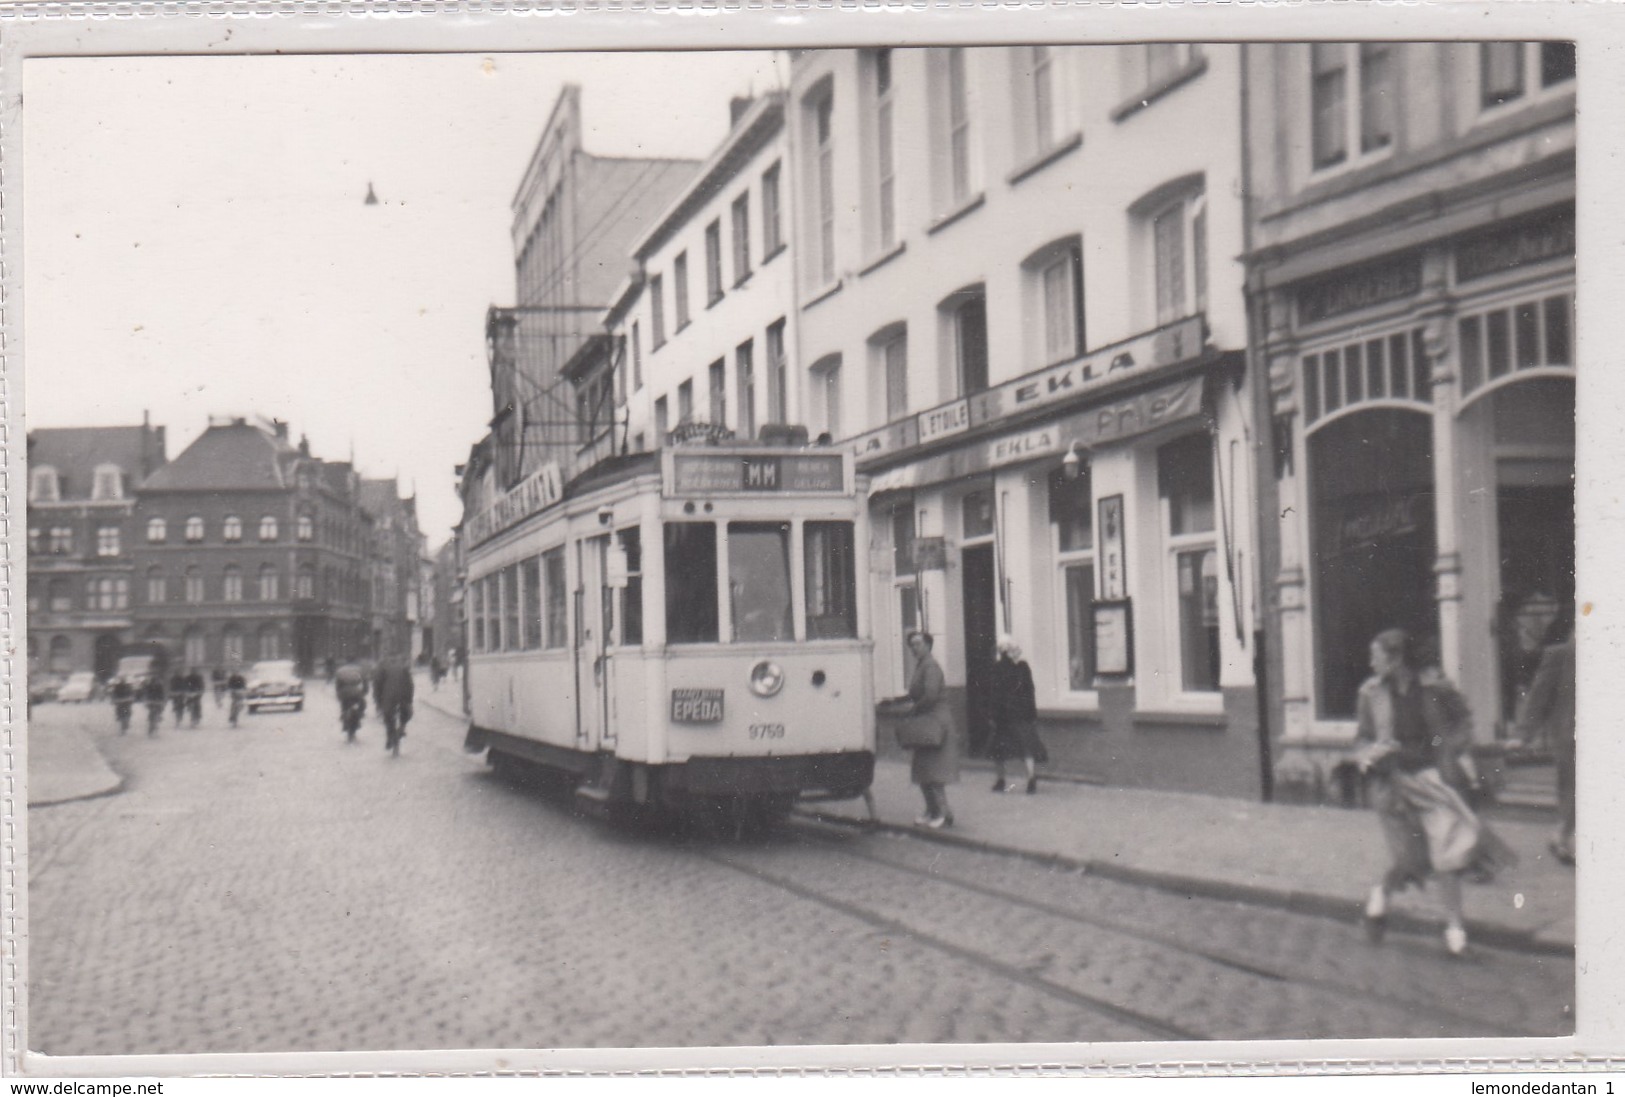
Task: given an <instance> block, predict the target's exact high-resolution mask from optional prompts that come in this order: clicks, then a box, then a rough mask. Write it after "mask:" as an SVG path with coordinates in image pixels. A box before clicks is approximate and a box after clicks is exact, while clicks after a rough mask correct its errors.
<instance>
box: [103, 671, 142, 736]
mask: <svg viewBox="0 0 1625 1097" xmlns="http://www.w3.org/2000/svg"><path fill="white" fill-rule="evenodd" d="M108 697H109V698H110V699H111V700H112V702H113V716H114V718H116V719H117V720H118V733H119V734H120V735H123V734H124V733H125V732H127V731H129V730H130V710H131V709H133V708H134V707H135V687H133V686H131V685H130V683H129V682H128V681H127V680H125V679H123V678H115V679H113V685H112V688H111V689H109V690H108Z"/></svg>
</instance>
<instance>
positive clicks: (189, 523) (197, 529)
mask: <svg viewBox="0 0 1625 1097" xmlns="http://www.w3.org/2000/svg"><path fill="white" fill-rule="evenodd" d="M184 536H185V537H186V540H187V541H189V542H191V543H193V544H196V543H197V542H199V541H201V540H203V518H202V517H201V516H200V515H196V514H194V515H192V516H191V517H190V518H188V519H187V520H186V532H185V534H184Z"/></svg>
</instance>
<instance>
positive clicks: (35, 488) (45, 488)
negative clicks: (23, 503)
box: [28, 465, 62, 503]
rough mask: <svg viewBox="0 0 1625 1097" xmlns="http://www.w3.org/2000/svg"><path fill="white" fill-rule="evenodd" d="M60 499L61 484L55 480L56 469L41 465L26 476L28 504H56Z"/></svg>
mask: <svg viewBox="0 0 1625 1097" xmlns="http://www.w3.org/2000/svg"><path fill="white" fill-rule="evenodd" d="M61 499H62V490H61V483H60V482H59V481H58V479H57V475H56V469H55V468H53V467H51V466H50V465H41V466H40V467H39V468H37V469H35V470H34V471H33V472H31V473H29V476H28V501H29V502H30V503H56V502H60V501H61Z"/></svg>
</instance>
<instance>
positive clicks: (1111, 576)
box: [1100, 495, 1128, 602]
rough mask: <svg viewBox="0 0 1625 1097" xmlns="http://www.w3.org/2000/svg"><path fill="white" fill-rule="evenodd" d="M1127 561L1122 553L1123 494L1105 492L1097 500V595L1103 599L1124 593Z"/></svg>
mask: <svg viewBox="0 0 1625 1097" xmlns="http://www.w3.org/2000/svg"><path fill="white" fill-rule="evenodd" d="M1126 569H1127V565H1126V563H1125V559H1124V555H1123V497H1122V496H1121V495H1108V496H1106V497H1105V498H1103V499H1101V501H1100V598H1101V601H1103V602H1116V601H1121V600H1122V599H1124V598H1127V597H1128V575H1127V573H1126Z"/></svg>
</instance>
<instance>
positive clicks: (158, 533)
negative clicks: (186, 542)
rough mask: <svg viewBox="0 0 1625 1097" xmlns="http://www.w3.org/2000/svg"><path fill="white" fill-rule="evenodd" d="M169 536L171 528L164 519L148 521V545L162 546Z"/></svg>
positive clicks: (150, 519) (149, 519)
mask: <svg viewBox="0 0 1625 1097" xmlns="http://www.w3.org/2000/svg"><path fill="white" fill-rule="evenodd" d="M168 536H169V526H168V523H166V522H165V521H164V520H163V519H162V518H148V519H147V544H149V545H161V544H163V543H164V541H165V540H166V539H167V538H168Z"/></svg>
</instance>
